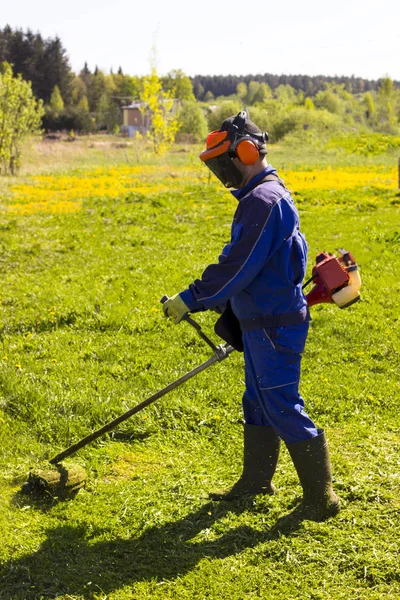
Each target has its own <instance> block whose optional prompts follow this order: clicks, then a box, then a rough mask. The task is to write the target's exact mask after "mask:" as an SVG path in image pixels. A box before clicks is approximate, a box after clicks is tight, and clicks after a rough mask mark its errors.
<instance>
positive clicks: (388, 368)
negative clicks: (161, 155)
mask: <svg viewBox="0 0 400 600" xmlns="http://www.w3.org/2000/svg"><path fill="white" fill-rule="evenodd" d="M72 145H73V144H70V145H69V146H72ZM120 150H121V149H118V148H116V149H114V150H113V160H112V161H111V164H110V165H109V167H107V166H106V165H107V157H104V155H102V157H101V159H98V160H97V162H96V158H95V157H94V156H93V155H92V154H91V151H90V149H89V150H88V154H87V155H86V154H85V152H83V153H82V156H81V157H80V165H79V171H78V172H77V171H76V169H77V168H78V165H71V164H70V160H71V156H70V155H68V157H65V156H64V155H63V154H62V152H61V151H60V156H61V158H59V162H58V163H57V165H56V166H55V171H56V172H58V171H59V172H63V174H64V175H65V176H66V177H67V178H68V177H71V178H73V177H77V176H79V173H80V172H82V173H85V172H86V173H87V170H88V169H89V170H90V169H94V168H97V167H98V166H102V167H103V168H104V169H107V168H111V167H113V168H114V167H115V166H116V165H124V164H125V165H126V164H127V163H126V160H125V157H124V156H121V155H120V154H118V152H119V151H120ZM68 152H69V150H68ZM279 153H281V154H279ZM305 154H308V155H312V151H311V150H310V149H308V150H307V151H306V152H305ZM281 156H284V157H286V158H285V161H286V163H288V164H289V163H290V161H291V160H292V155H291V153H290V148H284V147H281V148H280V149H277V150H276V157H277V159H279V158H280V157H281ZM85 157H87V162H85ZM176 157H178V158H176ZM141 159H142V163H140V164H144V163H145V162H146V160H145V157H144V156H141ZM270 159H271V162H272V163H273V164H274V149H273V148H272V149H271V153H270ZM74 160H75V159H74ZM317 160H320V163H319V165H320V166H321V168H322V167H324V162H325V158H323V159H321V157H320V156H319V155H318V154H317V155H316V154H315V153H314V156H313V159H312V160H310V161H309V162H307V161H306V160H304V162H303V164H300V162H299V163H298V166H297V167H296V166H295V165H293V164H292V166H293V168H299V169H304V167H310V166H311V165H313V164H316V163H317ZM332 160H333V159H332ZM352 160H353V159H352V157H348V156H346V157H345V159H343V160H342V158H340V156H339V155H337V156H336V158H335V159H334V161H335V162H334V163H333V167H334V168H337V169H339V168H340V167H347V166H349V165H351V163H352ZM147 162H148V164H149V165H150V164H151V165H153V166H154V165H155V162H156V161H155V159H154V158H151V160H148V161H147ZM379 164H380V165H381V166H384V167H385V168H386V167H387V168H389V167H393V165H395V164H396V163H395V162H394V163H393V161H392V160H390V159H389V158H388V157H386V158H382V160H381V162H380V163H379ZM32 165H33V167H32V169H31V172H30V174H29V173H27V174H26V175H25V176H22V177H21V178H19V180H18V181H16V180H7V181H5V180H3V181H2V188H1V189H2V200H1V207H2V212H1V215H0V240H1V244H2V252H1V255H0V263H1V268H2V293H1V305H0V335H1V338H0V339H1V356H0V359H1V371H0V382H1V383H0V385H1V388H0V481H1V492H0V503H1V506H0V508H1V510H0V527H1V540H2V544H1V548H0V560H1V575H0V598H5V599H13V600H25V599H26V600H28V599H35V600H36V599H39V598H62V599H65V600H66V599H70V598H74V599H100V598H110V599H113V600H114V599H115V600H116V599H118V600H124V599H131V598H137V599H142V598H143V599H144V598H160V599H171V598H174V599H175V598H179V599H181V598H182V599H184V598H188V599H194V598H195V599H197V598H199V599H202V598H210V599H226V598H229V599H237V600H239V599H240V600H242V599H251V600H253V599H263V600H264V599H268V600H269V599H271V600H278V599H279V600H281V599H284V600H295V599H312V600H342V599H343V600H377V599H383V598H384V599H396V598H400V569H399V554H400V549H399V537H400V517H399V515H400V512H399V510H400V481H399V477H400V455H399V450H400V437H399V434H400V418H399V411H398V399H399V392H400V381H399V375H398V374H399V366H400V365H399V351H400V343H399V336H398V330H399V290H400V277H399V275H400V234H399V232H400V221H399V216H400V213H399V210H400V208H399V207H400V196H399V192H398V191H397V190H396V189H395V183H394V182H393V183H392V184H390V183H389V184H387V185H385V186H384V187H379V186H375V187H371V186H369V187H365V186H364V185H359V186H357V187H353V188H344V189H338V190H335V189H333V190H329V189H322V187H323V186H322V187H321V188H320V189H318V188H315V186H314V187H313V186H311V187H306V188H304V189H300V188H298V187H296V185H295V183H294V184H292V187H293V190H294V192H295V198H296V201H297V204H298V207H299V211H300V215H301V220H302V228H303V230H304V232H305V234H306V236H307V239H308V242H309V246H310V261H309V270H311V266H312V262H313V260H314V256H315V254H316V253H317V252H318V251H320V250H329V251H334V250H335V248H338V247H346V248H348V249H350V250H351V251H352V252H353V253H354V254H355V256H356V258H357V260H358V262H359V266H360V269H361V274H362V279H363V288H362V302H360V303H358V304H357V305H355V306H353V307H352V308H350V309H348V310H346V311H339V310H338V309H337V308H335V307H331V306H326V305H325V306H324V305H321V306H318V307H315V308H314V309H313V321H312V327H311V332H310V336H309V341H308V345H307V348H306V352H305V356H304V361H303V378H302V394H303V396H304V397H305V399H306V406H307V409H308V412H309V413H310V414H311V415H312V417H313V418H314V419H315V420H316V421H317V423H318V425H319V426H321V427H325V428H326V432H327V436H328V439H329V442H330V449H331V456H332V463H333V467H334V478H335V488H336V490H337V491H338V493H339V494H340V496H341V498H342V501H343V505H344V508H343V510H342V512H341V513H340V514H339V515H338V516H337V517H336V518H334V519H331V520H329V521H327V522H325V523H312V522H308V521H304V522H299V523H297V526H292V527H291V528H289V527H288V525H287V523H286V522H285V520H284V517H285V515H287V514H288V513H289V512H290V511H291V509H292V508H293V506H295V504H296V500H297V498H298V497H299V495H300V487H299V484H298V481H297V477H296V474H295V472H294V468H293V466H292V465H291V463H290V460H289V456H288V453H287V452H286V450H283V452H282V456H281V460H280V463H279V467H278V472H277V474H276V485H277V488H278V493H277V494H276V496H274V497H268V498H264V497H257V498H255V499H254V500H253V501H248V502H238V503H235V504H229V505H228V504H224V503H222V504H217V503H212V502H210V501H209V500H208V499H207V492H208V491H209V490H211V489H213V488H218V487H220V486H221V485H225V484H229V483H230V482H232V481H234V479H235V477H237V475H238V474H239V472H240V468H241V451H242V439H241V435H242V433H241V421H242V417H241V407H240V400H241V393H242V389H243V361H242V356H241V355H239V354H237V353H235V354H233V355H232V356H231V357H230V358H229V359H228V360H226V361H225V362H224V363H221V364H219V365H216V366H213V367H211V368H210V370H209V371H206V372H205V373H203V374H201V375H199V376H198V377H197V378H196V379H194V380H192V381H191V382H189V383H187V384H185V385H184V386H183V387H181V388H179V389H178V390H176V391H174V392H172V393H171V394H170V395H168V396H166V397H165V398H164V399H162V400H160V401H159V402H158V403H156V404H155V405H153V406H152V407H149V408H148V409H146V410H145V411H143V412H141V413H139V414H138V415H137V416H135V417H134V418H133V419H132V420H130V421H128V422H126V423H125V424H124V425H123V426H121V427H120V428H119V429H118V431H116V432H115V433H114V434H111V435H109V436H107V437H105V438H104V439H102V440H101V441H99V442H97V443H94V444H93V445H91V446H89V447H87V448H85V449H83V450H81V451H80V452H79V454H78V455H77V456H76V457H74V460H75V461H76V462H78V463H80V464H82V465H84V466H85V467H86V469H87V470H88V476H89V477H88V485H87V488H86V489H85V490H83V491H81V492H80V493H79V494H78V495H77V497H76V498H75V499H73V500H70V501H66V502H59V503H57V502H54V503H51V502H44V501H35V500H32V499H30V498H29V497H28V498H27V497H24V496H22V495H21V494H20V492H19V489H20V485H21V483H22V482H23V481H24V478H25V476H26V474H27V472H28V470H29V467H30V466H36V465H38V464H39V463H41V462H42V461H44V460H45V459H46V458H49V457H51V456H52V455H54V454H55V453H57V452H58V451H59V450H61V449H63V448H64V447H66V446H68V445H69V444H71V443H73V442H74V441H76V440H78V439H79V438H80V437H82V436H84V435H86V434H87V433H88V432H89V431H91V429H92V428H96V427H100V426H101V425H103V424H104V423H105V422H106V421H107V420H109V419H112V418H114V417H115V416H117V415H118V414H120V413H122V412H124V411H125V410H127V409H128V408H129V407H131V406H133V405H134V404H136V403H137V402H139V401H141V400H143V399H144V398H146V397H147V396H149V395H151V394H152V393H153V392H154V391H156V390H157V389H160V388H161V387H163V386H164V385H166V384H167V383H169V382H170V381H172V380H174V379H176V378H177V377H179V376H180V375H182V374H183V373H184V372H186V371H187V370H189V369H191V368H193V367H194V366H196V365H197V364H199V363H200V362H202V361H203V360H206V359H207V358H208V357H209V355H210V352H209V349H208V348H207V346H205V345H204V343H203V342H202V341H201V340H200V339H199V338H198V337H197V336H196V334H195V332H194V331H193V330H192V329H191V328H190V327H189V326H188V325H187V324H181V325H179V326H174V325H173V324H171V323H170V322H169V321H167V320H165V319H164V318H163V316H162V314H161V311H160V305H159V299H160V298H161V296H162V295H163V294H164V293H167V294H169V295H171V294H173V293H175V292H177V291H179V290H181V289H182V288H183V287H186V286H187V284H188V283H189V282H191V281H192V280H193V279H194V278H195V277H196V276H198V275H199V274H200V273H201V271H202V269H203V268H204V267H205V266H206V265H207V264H208V263H209V261H211V260H214V259H215V258H216V256H217V255H218V253H219V250H220V248H221V247H222V245H223V244H224V243H225V242H226V240H227V238H228V237H229V225H230V220H231V216H232V213H233V211H234V209H235V202H236V201H235V200H234V199H233V198H232V197H231V196H230V194H229V193H227V192H225V191H224V190H221V188H220V187H218V185H216V184H215V183H214V182H213V181H212V180H209V179H208V178H207V177H203V176H202V175H201V174H200V175H199V176H198V177H197V176H193V178H191V177H187V176H186V175H187V173H188V170H189V171H190V169H192V170H191V171H190V173H192V174H193V173H195V171H194V169H195V168H196V167H195V166H194V163H193V161H192V151H190V152H176V153H175V154H173V155H172V158H170V159H168V158H166V159H162V160H161V161H160V165H159V169H160V173H159V174H160V176H159V177H158V178H157V170H156V171H155V172H154V186H153V189H152V190H151V191H149V192H148V193H146V194H144V193H139V192H138V193H137V192H135V187H139V186H140V185H142V184H143V181H140V173H139V174H138V173H137V172H136V171H132V174H131V177H132V190H131V191H122V192H121V193H120V194H119V195H115V194H113V193H110V192H108V193H107V192H104V193H102V194H101V195H98V194H96V193H94V194H93V195H90V194H87V195H86V196H85V197H84V198H83V199H79V198H78V197H77V198H76V202H79V206H78V207H77V210H76V211H75V212H68V213H64V212H60V211H59V212H57V211H52V210H48V211H46V209H45V208H43V207H42V208H41V209H40V210H36V209H35V210H33V211H31V212H29V210H28V211H26V212H25V213H23V214H20V213H13V212H12V206H13V205H14V204H15V203H16V202H18V197H16V193H15V192H14V195H13V193H12V190H11V188H12V186H13V185H15V184H16V183H18V185H20V184H21V183H26V184H28V183H29V184H32V185H35V179H34V177H35V176H36V175H37V174H40V173H44V172H46V171H47V169H48V168H49V167H48V165H47V166H46V169H45V170H44V171H41V169H42V166H40V165H36V166H34V161H33V159H32ZM135 165H136V163H135ZM135 165H133V166H135ZM365 165H367V168H370V167H371V169H372V167H373V165H372V164H370V163H369V162H368V161H367V163H364V166H365ZM276 166H280V165H279V162H277V163H276ZM353 166H354V167H356V166H357V167H361V166H362V163H361V162H359V157H358V158H357V161H356V163H354V165H353ZM128 167H129V165H128ZM65 169H74V170H73V171H65ZM283 175H284V173H283ZM125 176H127V175H126V173H125ZM315 176H316V177H318V172H317V171H316V173H315ZM115 177H116V178H118V177H121V171H120V172H118V170H117V171H115ZM146 177H147V180H152V178H153V176H150V175H147V176H146ZM32 178H33V179H32ZM147 180H146V181H147ZM117 183H118V181H116V185H117ZM147 183H148V181H147ZM161 185H163V186H168V188H169V190H170V191H168V190H167V191H165V189H164V187H161ZM321 185H322V184H321ZM52 193H56V192H54V190H53V192H52ZM49 194H50V193H49ZM49 199H50V198H49ZM56 201H57V200H56V199H54V198H53V203H54V202H56ZM72 201H74V199H72ZM24 202H25V204H26V205H27V206H29V204H30V202H29V198H28V199H26V200H24ZM49 204H50V202H49ZM196 318H197V320H199V321H200V322H201V323H202V325H203V326H204V328H205V329H206V330H208V331H209V332H211V334H212V325H213V321H214V317H213V315H212V314H204V315H198V316H196Z"/></svg>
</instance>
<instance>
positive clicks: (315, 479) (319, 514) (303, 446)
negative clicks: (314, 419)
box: [286, 430, 340, 521]
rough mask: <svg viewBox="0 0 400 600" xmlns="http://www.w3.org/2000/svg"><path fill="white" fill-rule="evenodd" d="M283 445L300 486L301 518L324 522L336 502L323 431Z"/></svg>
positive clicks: (338, 503) (337, 500) (337, 509)
mask: <svg viewBox="0 0 400 600" xmlns="http://www.w3.org/2000/svg"><path fill="white" fill-rule="evenodd" d="M286 446H287V448H288V450H289V453H290V456H291V458H292V461H293V464H294V466H295V468H296V471H297V474H298V476H299V479H300V483H301V485H302V488H303V501H302V505H301V507H300V510H301V512H302V516H303V518H304V519H309V520H310V521H324V520H325V519H328V518H329V517H333V516H334V515H336V514H337V513H338V512H339V510H340V501H339V498H338V497H337V496H336V494H335V492H334V491H333V489H332V470H331V462H330V459H329V451H328V444H327V441H326V437H325V433H324V432H323V430H320V433H319V435H317V436H316V437H313V438H310V439H309V440H305V441H303V442H297V443H294V444H286Z"/></svg>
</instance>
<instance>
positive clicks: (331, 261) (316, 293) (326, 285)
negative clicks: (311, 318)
mask: <svg viewBox="0 0 400 600" xmlns="http://www.w3.org/2000/svg"><path fill="white" fill-rule="evenodd" d="M316 263H317V264H316V265H315V267H314V268H313V270H312V278H313V280H314V282H315V283H314V287H313V288H312V290H311V291H310V292H309V293H308V294H307V296H306V299H307V302H308V306H314V305H315V304H321V303H322V302H333V300H332V294H334V293H335V292H338V291H339V290H340V289H341V288H343V287H345V286H346V285H347V284H348V282H349V279H350V277H349V274H348V272H347V269H346V267H348V266H350V265H352V264H355V260H354V258H353V256H352V255H351V254H350V252H342V256H341V257H340V258H338V257H337V256H336V255H335V254H330V253H329V252H321V253H320V254H318V256H317V258H316Z"/></svg>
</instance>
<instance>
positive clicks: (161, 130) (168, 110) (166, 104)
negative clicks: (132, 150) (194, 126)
mask: <svg viewBox="0 0 400 600" xmlns="http://www.w3.org/2000/svg"><path fill="white" fill-rule="evenodd" d="M142 86H143V87H142V93H141V96H140V99H141V101H142V102H143V105H144V108H143V110H144V111H145V112H146V111H148V112H149V115H150V119H151V125H150V130H149V132H148V137H149V139H150V140H151V142H152V144H153V148H154V152H155V153H156V154H163V153H164V152H166V151H167V150H168V148H170V146H172V144H173V143H174V140H175V136H176V134H177V132H178V129H179V124H178V119H177V116H176V115H175V114H174V113H173V108H174V106H173V104H174V103H173V97H174V92H173V90H171V91H170V92H164V91H163V89H162V85H161V81H160V79H159V77H158V75H157V71H156V69H155V67H152V69H151V73H150V75H148V76H147V77H144V78H143V82H142Z"/></svg>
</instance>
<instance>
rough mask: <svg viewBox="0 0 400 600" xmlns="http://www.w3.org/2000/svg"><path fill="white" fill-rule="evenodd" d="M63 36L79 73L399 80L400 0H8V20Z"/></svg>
mask: <svg viewBox="0 0 400 600" xmlns="http://www.w3.org/2000/svg"><path fill="white" fill-rule="evenodd" d="M7 24H8V25H10V26H11V27H12V28H22V29H23V30H26V29H27V28H30V29H31V30H33V31H34V32H38V31H39V32H40V33H41V34H42V35H43V36H44V37H46V38H48V37H55V36H59V37H60V38H61V41H62V43H63V46H64V48H65V49H66V50H67V54H68V56H69V59H70V64H71V67H72V69H73V71H75V72H79V71H80V69H81V68H82V67H83V64H84V63H85V61H86V62H87V63H88V65H89V68H90V69H92V70H93V69H94V68H95V66H98V68H100V69H102V70H103V71H104V72H105V73H108V72H109V71H110V69H113V70H114V71H116V70H117V69H118V67H119V66H121V67H122V69H123V71H124V73H127V74H130V75H145V74H146V73H148V72H149V71H150V65H151V59H152V56H153V51H152V49H153V48H155V56H156V67H157V71H158V73H159V74H160V75H165V74H166V73H168V72H169V71H171V70H173V69H182V70H183V71H184V72H185V73H186V74H187V75H191V76H193V75H228V74H231V75H248V74H258V73H274V74H277V75H280V74H286V75H290V74H292V75H295V74H296V75H297V74H304V75H331V76H333V75H347V76H351V75H355V76H357V77H363V78H367V79H378V78H380V77H383V76H385V75H389V76H390V77H391V78H393V79H396V80H400V26H399V24H400V1H399V0H380V1H379V2H377V0H335V2H327V1H326V0H325V1H324V0H285V1H281V2H279V3H278V2H276V0H274V1H271V0H269V1H267V0H264V1H263V2H261V1H259V0H253V1H252V2H244V1H242V2H238V1H237V0H230V2H226V1H225V2H221V1H218V0H200V1H199V2H193V1H192V2H191V1H190V0H169V1H166V0H164V1H161V0H153V1H152V0H140V1H135V0H131V1H128V0H107V1H105V0H80V1H78V0H67V1H66V2H57V1H54V0H36V1H35V2H32V0H13V1H10V0H0V27H1V28H3V27H4V26H5V25H7Z"/></svg>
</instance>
